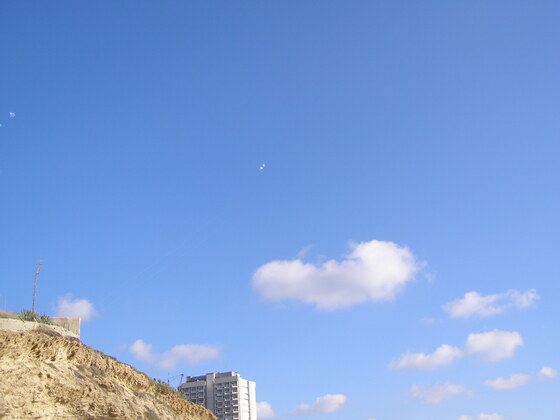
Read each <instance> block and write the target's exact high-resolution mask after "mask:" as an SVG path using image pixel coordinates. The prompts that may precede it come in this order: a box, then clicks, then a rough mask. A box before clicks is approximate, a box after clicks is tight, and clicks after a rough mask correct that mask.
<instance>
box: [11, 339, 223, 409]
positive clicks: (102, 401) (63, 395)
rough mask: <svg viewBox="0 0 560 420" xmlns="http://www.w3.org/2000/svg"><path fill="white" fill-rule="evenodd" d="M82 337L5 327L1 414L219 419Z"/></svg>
mask: <svg viewBox="0 0 560 420" xmlns="http://www.w3.org/2000/svg"><path fill="white" fill-rule="evenodd" d="M215 418H216V417H215V416H214V415H213V414H212V413H211V412H210V411H208V410H206V409H205V408H203V407H201V406H198V405H195V404H192V403H190V402H188V401H186V400H184V399H183V398H181V397H180V396H178V395H177V394H176V393H175V392H174V391H173V390H171V388H169V387H167V386H166V385H162V384H157V383H156V382H154V381H152V380H151V379H150V378H148V376H146V375H145V374H143V373H141V372H138V371H137V370H136V369H134V368H132V367H131V366H129V365H126V364H124V363H120V362H118V361H117V360H116V359H114V358H112V357H109V356H107V355H105V354H103V353H101V352H99V351H96V350H93V349H91V348H90V347H88V346H86V345H84V344H82V343H81V342H80V341H79V340H77V339H72V338H66V337H62V336H60V335H58V334H56V333H53V332H52V331H29V332H23V333H22V332H11V331H0V419H2V420H7V419H18V420H19V419H99V420H101V419H134V420H140V419H142V420H158V419H159V420H171V419H173V420H215Z"/></svg>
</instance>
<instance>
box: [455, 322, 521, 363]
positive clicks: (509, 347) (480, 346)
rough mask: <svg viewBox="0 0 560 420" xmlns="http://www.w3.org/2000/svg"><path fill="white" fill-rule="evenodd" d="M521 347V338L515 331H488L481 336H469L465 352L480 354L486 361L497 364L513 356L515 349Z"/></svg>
mask: <svg viewBox="0 0 560 420" xmlns="http://www.w3.org/2000/svg"><path fill="white" fill-rule="evenodd" d="M522 345H523V338H522V337H521V334H519V333H518V332H517V331H499V330H494V331H489V332H485V333H481V334H469V336H468V337H467V343H466V345H465V351H466V352H467V353H470V354H472V353H480V354H482V355H483V356H484V357H485V358H486V360H488V361H490V362H497V361H499V360H502V359H507V358H510V357H513V356H514V355H515V350H516V349H517V347H519V346H522Z"/></svg>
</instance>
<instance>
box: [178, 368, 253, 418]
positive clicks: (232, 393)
mask: <svg viewBox="0 0 560 420" xmlns="http://www.w3.org/2000/svg"><path fill="white" fill-rule="evenodd" d="M179 392H180V393H181V394H183V395H184V396H185V397H186V398H187V399H188V400H189V401H191V402H194V403H196V404H200V405H203V406H204V407H206V408H207V409H209V410H210V411H212V412H213V413H214V414H215V415H216V416H217V417H218V420H257V401H256V396H255V382H253V381H248V380H247V379H243V378H242V377H241V376H240V375H239V374H238V373H236V372H223V373H207V374H206V375H204V376H187V380H186V382H185V383H183V384H182V385H180V386H179Z"/></svg>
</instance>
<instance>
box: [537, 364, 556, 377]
mask: <svg viewBox="0 0 560 420" xmlns="http://www.w3.org/2000/svg"><path fill="white" fill-rule="evenodd" d="M555 377H556V370H554V369H552V368H551V367H547V366H543V367H542V368H541V370H540V371H539V378H541V379H545V378H549V379H552V378H555Z"/></svg>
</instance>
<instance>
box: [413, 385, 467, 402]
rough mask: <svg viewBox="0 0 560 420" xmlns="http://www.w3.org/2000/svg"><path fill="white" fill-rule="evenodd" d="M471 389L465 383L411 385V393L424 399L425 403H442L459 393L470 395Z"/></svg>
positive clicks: (416, 397)
mask: <svg viewBox="0 0 560 420" xmlns="http://www.w3.org/2000/svg"><path fill="white" fill-rule="evenodd" d="M469 394H471V391H469V390H468V389H467V388H466V387H464V386H463V385H456V384H449V383H446V384H438V385H435V386H433V387H427V388H426V387H421V386H419V385H412V386H411V387H410V395H411V397H412V398H414V399H417V400H420V401H422V402H423V403H424V404H432V405H435V404H440V403H442V402H443V401H445V400H448V399H450V398H453V397H456V396H458V395H469Z"/></svg>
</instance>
